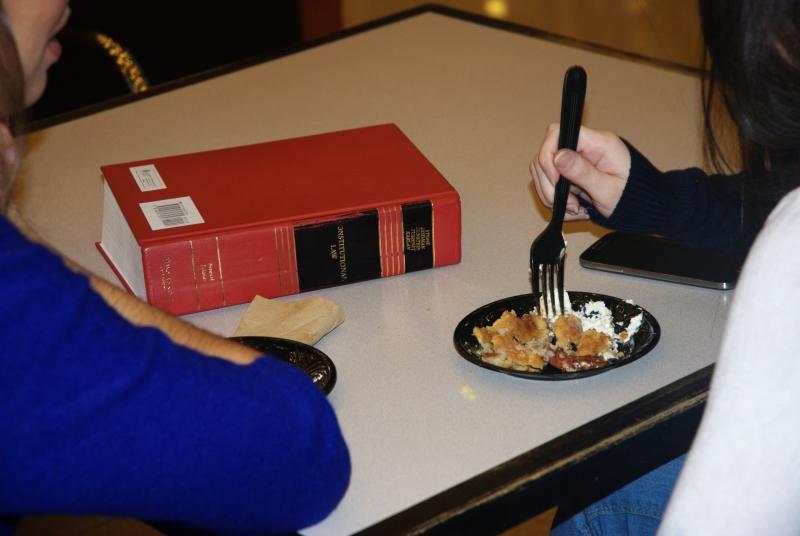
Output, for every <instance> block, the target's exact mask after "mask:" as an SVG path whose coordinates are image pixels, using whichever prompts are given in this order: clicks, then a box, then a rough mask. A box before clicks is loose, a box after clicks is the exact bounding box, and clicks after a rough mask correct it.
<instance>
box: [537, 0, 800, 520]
mask: <svg viewBox="0 0 800 536" xmlns="http://www.w3.org/2000/svg"><path fill="white" fill-rule="evenodd" d="M698 7H699V15H700V22H701V26H702V30H703V38H704V41H705V44H706V49H707V52H708V54H707V56H706V57H707V59H710V63H709V64H708V69H707V70H704V74H703V82H704V84H703V88H704V91H703V97H704V103H703V104H704V106H703V111H704V115H705V142H706V149H707V152H708V156H709V157H710V160H711V163H712V164H713V165H714V168H715V170H716V171H718V172H720V174H719V175H706V174H705V173H704V172H703V171H701V170H700V169H697V168H689V169H684V170H676V171H668V172H661V171H659V170H657V169H656V168H655V167H654V166H652V165H651V164H650V163H649V162H648V161H647V160H646V159H645V158H644V157H643V156H642V155H641V154H639V153H638V152H637V151H636V150H635V149H634V148H633V147H632V146H631V145H630V144H628V143H627V142H626V141H624V140H623V139H621V138H620V137H619V136H617V135H616V134H613V133H611V132H603V131H598V130H593V129H589V128H582V129H581V132H580V137H579V141H578V147H577V149H578V150H577V151H570V150H567V149H562V150H558V148H557V137H558V127H557V126H553V127H550V129H549V130H548V132H547V133H546V135H545V140H544V143H543V144H542V146H541V148H540V149H539V152H538V154H537V155H536V157H535V158H534V160H533V162H532V163H531V173H532V175H533V180H534V184H535V187H536V190H537V192H538V194H539V196H540V197H541V199H542V201H543V202H544V203H545V204H546V205H552V201H553V190H554V187H553V185H554V184H555V183H556V181H557V180H558V177H559V174H561V175H563V176H564V177H566V178H568V179H569V180H570V181H571V182H572V184H573V187H572V192H571V195H570V199H569V201H568V213H569V219H587V218H591V219H592V220H593V221H596V222H598V223H600V224H603V225H606V226H608V227H611V228H614V229H619V230H625V231H630V232H638V233H654V234H661V235H665V236H668V237H670V238H673V239H676V240H679V241H682V242H685V243H687V244H690V245H694V246H701V247H712V248H717V249H722V250H729V251H735V252H739V253H747V260H746V262H745V265H744V268H743V270H742V273H741V276H740V278H739V281H738V283H737V290H736V294H735V295H734V298H733V301H732V305H731V307H730V309H729V311H728V315H727V320H726V326H725V334H724V336H723V339H722V344H721V348H720V353H719V356H718V360H717V363H716V365H715V368H714V376H713V379H712V383H711V388H710V390H709V398H708V403H707V405H706V408H705V410H704V414H703V419H702V422H701V425H700V428H699V430H698V432H697V435H696V436H695V439H694V441H693V443H692V446H691V449H690V450H689V453H688V455H684V456H680V457H678V458H676V459H674V460H672V461H670V462H668V463H667V464H665V465H662V466H661V467H659V468H656V469H655V470H653V471H651V472H649V473H647V474H645V475H644V476H642V477H641V478H639V479H637V480H635V481H633V482H631V483H630V484H628V485H626V486H624V487H623V488H621V489H619V490H617V491H615V492H613V493H612V494H610V495H608V496H606V497H604V498H602V499H600V500H598V501H597V502H595V503H594V504H591V505H589V506H588V507H585V508H583V510H581V511H579V512H577V513H576V514H575V515H572V516H571V517H568V518H567V519H563V518H564V517H567V516H569V515H571V514H572V510H574V509H575V505H567V506H568V508H565V511H566V512H567V513H565V514H564V515H563V516H562V515H561V514H559V515H558V516H557V517H556V520H555V522H554V527H553V530H552V534H553V536H556V535H558V536H567V535H586V534H592V535H600V534H608V535H613V536H619V535H625V534H630V535H635V536H644V535H648V534H656V533H658V534H664V535H672V534H679V535H687V534H703V535H705V534H726V535H729V534H748V535H749V534H770V535H774V534H781V535H782V534H800V515H798V513H797V504H798V502H800V487H798V486H797V482H798V474H799V473H800V471H798V462H797V459H798V458H797V452H798V450H800V429H798V427H797V426H796V425H795V424H794V421H793V420H792V419H791V418H790V419H788V420H787V419H786V418H785V417H786V416H787V415H793V413H794V411H795V410H796V408H797V407H798V405H800V397H798V396H797V389H796V385H797V381H798V379H800V366H792V365H793V364H798V363H800V362H799V361H798V360H797V359H796V355H797V342H796V332H797V319H796V313H795V311H796V309H797V303H798V300H800V291H798V289H800V285H798V274H800V249H798V247H797V237H798V235H800V47H798V43H800V0H699V1H698ZM717 112H722V117H724V118H726V119H728V120H730V122H729V123H723V124H722V126H723V127H724V126H726V125H727V126H728V127H732V129H733V130H732V131H731V132H730V133H732V134H734V136H735V138H734V139H735V140H736V141H737V142H738V144H737V145H738V146H736V147H735V149H736V150H735V152H731V151H722V150H721V146H726V147H727V144H723V143H722V140H725V141H730V138H727V137H722V136H720V135H719V127H720V124H719V123H718V122H717V121H716V120H714V119H717V118H718V116H717ZM726 132H727V131H726ZM662 518H663V520H662Z"/></svg>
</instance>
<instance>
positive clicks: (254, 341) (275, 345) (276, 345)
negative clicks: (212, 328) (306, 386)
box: [231, 337, 336, 395]
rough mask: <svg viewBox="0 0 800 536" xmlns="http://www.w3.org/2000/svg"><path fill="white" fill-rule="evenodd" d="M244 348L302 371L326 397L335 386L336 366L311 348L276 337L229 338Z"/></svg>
mask: <svg viewBox="0 0 800 536" xmlns="http://www.w3.org/2000/svg"><path fill="white" fill-rule="evenodd" d="M231 340H234V341H236V342H238V343H240V344H244V345H245V346H249V347H250V348H253V349H255V350H258V351H259V352H261V353H264V354H267V355H270V356H272V357H275V358H277V359H280V360H281V361H285V362H286V363H289V364H290V365H294V366H295V367H297V368H299V369H302V370H303V371H304V372H305V373H306V374H308V376H309V377H310V378H311V381H313V382H314V385H316V386H317V387H319V388H320V389H322V391H323V392H324V393H325V394H326V395H327V394H330V392H331V391H333V386H334V385H335V384H336V366H334V364H333V361H331V358H330V357H328V356H327V355H326V354H325V353H323V352H322V351H320V350H317V349H316V348H314V347H313V346H309V345H308V344H304V343H302V342H297V341H292V340H289V339H279V338H277V337H231Z"/></svg>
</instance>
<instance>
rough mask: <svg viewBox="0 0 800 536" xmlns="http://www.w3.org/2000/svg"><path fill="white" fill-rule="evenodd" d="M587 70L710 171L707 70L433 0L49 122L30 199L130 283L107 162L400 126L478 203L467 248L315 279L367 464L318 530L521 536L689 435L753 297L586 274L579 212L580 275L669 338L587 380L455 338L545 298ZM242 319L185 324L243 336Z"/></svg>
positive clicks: (605, 119)
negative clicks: (539, 264)
mask: <svg viewBox="0 0 800 536" xmlns="http://www.w3.org/2000/svg"><path fill="white" fill-rule="evenodd" d="M572 64H581V65H583V66H584V67H585V68H586V71H587V72H588V80H589V82H588V92H587V98H586V111H585V114H584V124H586V125H589V126H594V127H598V128H604V129H609V130H613V131H616V132H618V133H621V134H622V135H624V136H625V137H626V138H627V139H629V140H631V141H632V142H633V143H634V144H636V145H637V147H638V148H639V149H640V150H642V152H643V153H645V154H647V155H648V156H649V157H650V158H651V159H652V161H653V162H654V163H655V164H656V165H657V166H659V167H662V168H670V167H683V166H689V165H697V164H699V163H701V161H702V158H701V143H700V127H701V113H700V107H699V102H700V98H699V80H698V78H697V76H696V75H695V74H694V73H691V72H686V71H681V70H680V69H678V68H674V67H671V66H667V65H663V64H653V63H648V62H646V61H642V60H641V59H636V58H632V57H630V56H622V55H619V54H612V53H610V52H609V51H604V50H601V49H596V48H594V49H593V48H591V47H587V46H583V45H581V44H579V43H574V42H569V41H564V40H558V39H554V38H553V36H548V35H545V34H541V33H537V32H534V31H531V30H526V29H523V28H519V27H513V26H510V25H503V24H502V23H498V22H495V21H490V20H488V19H481V18H479V17H475V16H470V15H465V14H460V13H458V12H454V11H451V10H446V9H438V8H437V9H432V8H431V9H424V10H416V11H414V12H411V13H408V14H406V15H404V16H401V17H393V18H391V19H389V20H386V21H383V22H381V23H378V24H374V25H370V26H368V27H364V28H359V29H357V30H355V31H350V32H346V33H343V34H340V35H339V36H337V38H336V39H332V40H328V41H326V42H324V43H321V44H319V46H313V47H309V48H305V49H302V50H299V51H297V52H295V53H292V54H289V55H285V56H282V57H279V58H274V59H271V60H270V61H266V62H263V63H259V64H256V65H252V66H250V67H248V68H243V69H239V70H234V71H232V72H229V73H227V74H223V75H220V76H216V77H213V78H209V79H206V80H203V81H199V82H197V83H193V84H191V85H186V86H184V87H179V88H175V89H173V90H171V91H167V92H163V93H160V94H158V95H155V96H152V97H149V98H144V99H137V100H133V99H132V100H131V102H128V103H125V104H124V105H120V106H116V107H113V108H111V109H107V110H104V111H99V112H97V113H93V114H91V115H88V116H85V117H81V118H77V119H73V120H69V121H65V122H61V123H58V124H55V125H53V126H50V127H48V128H43V129H41V130H39V131H37V132H35V133H33V134H32V135H30V136H29V143H28V150H29V155H28V158H27V160H26V164H25V166H24V168H23V170H22V176H21V178H20V182H19V184H18V188H17V190H16V192H15V201H16V202H17V203H18V204H19V205H20V206H21V208H22V211H23V213H24V214H25V215H26V216H27V217H28V218H29V220H30V221H31V222H32V224H33V226H34V227H35V228H36V229H37V230H38V231H39V232H40V233H41V234H42V235H43V236H44V237H45V238H46V239H48V240H49V241H51V242H52V244H54V245H55V246H56V247H57V248H59V249H60V250H62V251H63V252H64V253H65V254H66V255H68V256H69V257H72V258H74V259H77V260H78V261H79V262H81V263H82V264H84V265H85V266H87V267H88V268H90V269H92V270H94V271H96V272H97V273H99V274H101V275H103V276H106V277H108V278H112V279H113V276H112V273H111V271H110V270H109V268H108V267H107V266H106V264H105V263H104V262H103V260H102V259H101V258H100V256H99V255H98V253H97V251H96V250H95V246H94V244H95V242H96V241H97V240H98V239H99V236H100V219H101V210H102V184H101V179H100V174H99V166H100V165H101V164H105V163H113V162H121V161H128V160H134V159H140V158H146V157H150V156H158V155H168V154H175V153H183V152H191V151H198V150H204V149H213V148H218V147H225V146H232V145H239V144H247V143H254V142H259V141H265V140H273V139H280V138H288V137H293V136H299V135H305V134H312V133H318V132H324V131H330V130H339V129H344V128H350V127H357V126H363V125H369V124H377V123H386V122H394V123H396V124H397V125H399V126H400V128H401V129H402V130H403V131H405V133H406V134H407V135H408V136H409V137H410V138H411V139H412V140H413V141H414V142H415V143H416V144H417V146H418V147H419V148H420V149H421V150H422V152H423V153H424V154H425V155H426V156H427V157H428V158H429V159H430V160H431V161H432V162H433V164H434V165H435V166H436V167H437V168H438V169H439V170H440V171H441V172H442V173H443V174H444V175H445V176H446V177H447V178H448V179H449V180H450V181H451V183H452V184H453V185H454V186H455V188H456V189H457V190H458V191H459V192H460V194H461V196H462V207H463V238H462V246H463V261H462V262H461V263H460V264H458V265H455V266H450V267H443V268H438V269H435V270H427V271H422V272H415V273H412V274H407V275H404V276H400V277H393V278H387V279H382V280H375V281H369V282H364V283H358V284H353V285H348V286H342V287H337V288H331V289H326V290H321V291H318V292H314V293H311V294H313V295H320V296H324V297H326V298H329V299H332V300H334V301H336V302H338V303H339V304H340V305H341V306H342V307H343V308H344V311H345V313H346V317H347V319H346V321H345V323H344V324H343V325H341V326H340V327H338V328H337V329H336V330H335V331H334V332H332V333H331V334H329V335H328V336H326V337H325V338H324V339H323V340H322V341H320V343H318V347H319V348H321V349H322V350H323V351H325V352H326V353H327V354H328V355H330V357H331V358H332V359H333V360H334V361H335V363H336V366H337V369H338V381H337V385H336V388H335V390H334V391H333V393H332V394H331V395H330V400H331V402H332V403H333V405H334V406H335V408H336V411H337V413H338V416H339V419H340V422H341V426H342V428H343V430H344V434H345V437H346V438H347V441H348V443H349V446H350V449H351V454H352V461H353V473H352V482H351V485H350V489H349V491H348V492H347V495H346V497H345V499H344V500H343V502H342V503H341V505H340V506H339V507H338V508H337V509H336V511H335V512H334V513H333V514H332V515H331V516H330V517H329V518H328V519H327V520H325V521H323V522H322V523H320V524H319V525H317V526H314V527H311V528H309V529H308V530H307V531H305V532H306V533H307V534H310V535H317V534H320V535H321V534H337V535H340V534H349V533H353V532H357V531H361V530H365V531H366V532H372V533H375V534H388V533H398V532H415V531H420V530H426V529H427V530H432V531H435V530H440V531H452V530H457V529H458V528H459V527H467V526H468V527H471V528H473V529H475V528H476V527H483V529H484V530H487V531H495V530H501V529H504V528H507V527H510V526H512V525H514V524H515V523H517V522H519V521H521V520H523V519H524V518H525V517H526V516H529V515H531V514H532V513H536V512H538V511H542V510H544V509H546V508H548V507H550V506H552V505H555V504H559V503H561V504H566V502H565V501H566V500H567V498H569V497H576V496H578V495H580V496H582V497H589V496H591V495H592V494H597V493H601V492H604V491H608V490H609V489H613V488H614V487H615V486H618V485H620V484H621V483H622V482H624V481H626V480H629V479H630V478H633V477H634V476H636V475H638V474H641V473H642V472H644V471H645V470H647V469H649V468H650V467H653V466H655V465H657V464H658V463H661V462H663V461H666V460H667V459H669V458H671V457H672V456H674V455H675V454H677V453H679V452H681V451H683V450H685V449H686V448H687V445H688V442H689V441H690V438H691V436H692V434H693V430H694V426H696V422H697V419H698V417H699V414H700V408H701V407H702V402H703V400H704V398H705V392H706V388H707V383H708V378H709V376H710V371H711V364H712V363H713V362H714V360H715V356H716V353H717V349H718V345H719V342H720V336H721V333H722V328H723V326H724V323H725V317H726V314H727V310H728V305H729V303H730V299H731V297H732V294H731V293H730V292H719V291H713V290H704V289H700V288H693V287H689V286H681V285H677V284H671V283H663V282H655V281H649V280H644V279H636V278H631V277H626V276H619V275H612V274H604V273H600V272H596V271H590V270H586V269H583V268H581V267H580V266H579V265H578V255H579V253H580V252H581V251H583V249H585V248H586V247H587V246H588V245H589V244H591V243H592V242H593V241H594V240H595V239H597V238H598V237H599V236H600V235H602V234H603V233H604V232H605V231H604V230H603V229H601V228H599V227H597V226H595V225H593V224H589V223H579V224H568V225H567V226H566V229H565V232H566V236H567V240H568V251H569V253H568V257H567V264H566V270H567V273H566V281H567V287H568V288H569V289H572V290H585V291H593V292H599V293H603V294H609V295H612V296H619V297H622V298H626V299H627V298H629V299H633V300H634V301H635V302H636V303H638V304H640V305H642V306H643V307H645V308H646V309H648V310H649V311H650V312H651V313H652V314H653V315H654V316H655V317H656V318H657V320H658V322H659V323H660V325H661V329H662V336H661V341H660V343H659V344H658V346H657V347H656V348H655V350H653V351H652V352H651V353H650V354H648V355H647V356H646V357H644V358H642V359H640V360H637V361H635V362H633V363H631V364H630V365H627V366H624V367H621V368H618V369H615V370H613V371H611V372H609V373H606V374H600V375H598V376H594V377H591V378H588V379H583V380H578V381H568V382H543V381H531V380H525V379H519V378H515V377H512V376H509V375H505V374H499V373H495V372H492V371H489V370H486V369H482V368H479V367H476V366H474V365H472V364H470V363H469V362H467V361H465V360H464V359H462V358H460V357H459V356H458V354H457V353H456V352H455V350H454V348H453V343H452V334H453V330H454V328H455V326H456V324H457V322H458V321H459V320H460V319H461V318H462V317H463V316H464V315H466V314H467V313H468V312H470V311H472V310H473V309H475V308H477V307H478V306H480V305H483V304H485V303H488V302H490V301H494V300H496V299H499V298H502V297H505V296H511V295H515V294H521V293H525V292H529V291H530V286H529V275H528V251H529V247H530V244H531V241H532V239H533V238H534V237H535V236H536V235H537V234H538V233H539V231H540V230H541V229H542V228H543V226H544V224H545V221H546V219H547V218H548V217H549V212H548V211H546V210H545V209H543V208H542V207H541V206H540V205H539V204H538V201H537V200H536V196H535V194H534V193H533V192H532V190H531V186H530V176H529V172H528V163H529V161H530V159H531V157H532V155H533V154H534V151H535V150H536V149H537V148H538V146H539V143H540V141H541V139H542V136H543V133H544V130H545V127H546V126H547V125H548V123H550V122H553V121H557V120H558V117H559V106H560V97H561V83H562V77H563V73H564V71H565V69H566V68H567V67H568V66H570V65H572ZM375 180H380V177H375ZM289 299H291V298H289ZM243 311H244V306H234V307H229V308H226V309H222V310H216V311H211V312H206V313H201V314H195V315H190V316H187V317H186V318H187V320H189V321H191V322H193V323H195V324H197V325H199V326H203V327H205V328H208V329H209V330H212V331H214V332H217V333H219V334H222V335H230V334H231V333H232V332H233V330H234V328H235V326H236V324H237V323H238V321H239V318H240V317H241V314H242V313H243ZM674 382H677V383H674ZM463 386H468V387H469V388H470V389H471V390H472V392H474V395H475V398H474V399H470V397H465V396H463V395H462V394H461V392H462V387H463ZM643 442H645V443H648V444H649V445H650V446H649V447H648V448H646V449H643V448H641V445H642V443H643ZM579 491H580V493H578V492H579ZM268 507H269V505H265V508H268ZM499 512H502V515H498V513H499Z"/></svg>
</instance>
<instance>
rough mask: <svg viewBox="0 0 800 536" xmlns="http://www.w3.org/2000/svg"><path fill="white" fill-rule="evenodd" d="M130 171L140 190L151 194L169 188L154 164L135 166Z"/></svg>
mask: <svg viewBox="0 0 800 536" xmlns="http://www.w3.org/2000/svg"><path fill="white" fill-rule="evenodd" d="M128 169H129V170H130V172H131V175H133V180H135V181H136V184H137V185H138V186H139V189H140V190H141V191H143V192H149V191H151V190H163V189H165V188H166V187H167V185H166V184H165V183H164V179H162V178H161V175H160V174H159V173H158V170H157V169H156V166H154V165H153V164H147V165H146V166H133V167H130V168H128Z"/></svg>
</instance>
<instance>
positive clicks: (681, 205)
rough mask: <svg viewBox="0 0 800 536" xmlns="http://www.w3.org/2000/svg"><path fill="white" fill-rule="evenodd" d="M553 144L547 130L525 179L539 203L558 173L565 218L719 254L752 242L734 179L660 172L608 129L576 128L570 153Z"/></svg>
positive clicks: (752, 227)
mask: <svg viewBox="0 0 800 536" xmlns="http://www.w3.org/2000/svg"><path fill="white" fill-rule="evenodd" d="M557 140H558V127H557V126H555V125H552V126H551V127H550V128H549V129H548V131H547V134H546V135H545V140H544V142H543V143H542V146H541V147H540V149H539V152H538V154H537V157H536V158H535V159H534V160H533V162H532V163H531V174H532V176H533V180H534V185H535V187H536V191H537V193H538V194H539V197H540V198H541V199H542V201H543V203H544V204H545V205H547V206H550V205H551V204H552V198H553V191H554V184H555V183H556V182H557V181H558V178H559V176H560V175H563V176H564V177H566V178H567V179H569V180H570V181H571V182H572V189H571V195H570V198H569V200H568V202H567V210H568V213H567V216H566V219H567V220H575V219H589V218H591V219H592V220H593V221H595V222H596V223H599V224H601V225H604V226H606V227H609V228H611V229H616V230H620V231H628V232H634V233H639V234H659V235H663V236H667V237H669V238H673V239H675V240H678V241H681V242H684V243H686V244H689V245H692V246H695V247H712V248H718V249H724V250H742V249H746V248H747V246H749V244H750V242H752V240H753V238H754V237H755V233H756V231H757V229H758V226H759V223H760V222H756V221H750V220H748V219H747V218H745V215H744V212H743V210H742V207H743V203H742V196H741V193H740V190H739V188H738V186H739V184H738V182H737V181H736V179H735V178H732V177H727V176H722V175H712V176H709V175H707V174H706V173H704V172H703V171H702V170H700V169H698V168H689V169H684V170H675V171H668V172H661V171H659V170H658V169H657V168H656V167H655V166H653V165H652V164H651V163H650V162H649V161H648V160H647V159H646V158H645V157H644V156H643V155H642V154H641V153H639V152H638V151H637V150H636V149H635V148H634V147H633V146H631V145H630V144H628V143H627V142H625V141H623V140H622V138H620V137H619V136H617V135H616V134H614V133H612V132H604V131H598V130H594V129H590V128H587V127H582V128H581V133H580V136H579V138H578V147H577V151H570V150H568V149H561V150H558V149H557Z"/></svg>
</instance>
